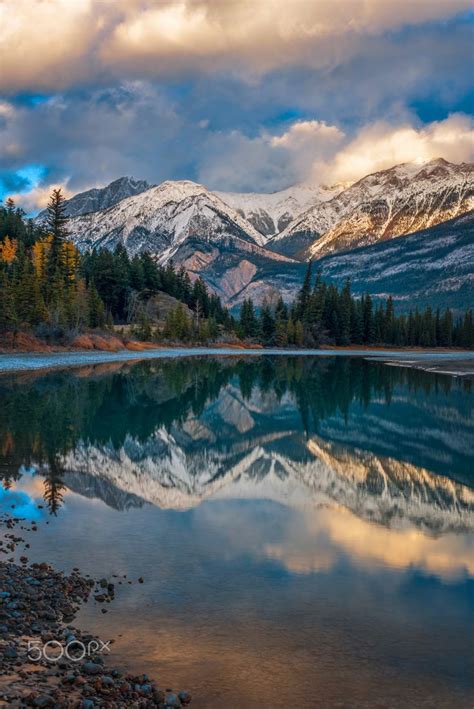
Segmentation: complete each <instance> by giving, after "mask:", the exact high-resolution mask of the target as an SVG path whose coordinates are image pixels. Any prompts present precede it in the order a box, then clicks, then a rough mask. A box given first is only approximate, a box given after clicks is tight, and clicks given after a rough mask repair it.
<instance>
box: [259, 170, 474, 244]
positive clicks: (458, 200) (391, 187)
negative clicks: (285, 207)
mask: <svg viewBox="0 0 474 709" xmlns="http://www.w3.org/2000/svg"><path fill="white" fill-rule="evenodd" d="M473 207H474V165H473V164H470V163H462V164H460V165H455V164H453V163H449V162H447V161H446V160H443V159H442V158H439V159H436V160H431V161H430V162H428V163H425V164H424V165H419V164H414V163H406V164H403V165H397V166H395V167H392V168H391V169H389V170H383V171H381V172H376V173H374V174H372V175H368V176H367V177H364V178H363V179H362V180H359V181H358V182H356V183H355V184H354V185H352V186H351V187H349V188H348V189H346V190H344V191H343V192H341V194H339V195H338V196H336V197H334V198H333V199H331V200H330V201H328V202H325V203H324V204H322V205H321V204H318V205H316V206H315V207H312V208H310V209H309V210H307V211H306V212H305V213H304V214H302V215H301V216H300V217H299V218H297V219H295V220H294V221H293V222H292V223H291V224H290V225H289V226H288V227H287V228H286V229H285V230H284V231H283V232H281V233H280V234H278V235H277V236H276V237H274V239H273V240H272V242H270V244H271V247H272V248H273V249H274V250H278V251H280V252H282V253H291V254H292V255H294V244H295V243H296V245H297V246H298V247H301V246H302V247H303V248H302V252H301V256H302V257H305V258H308V257H310V258H320V257H321V256H324V255H327V254H330V253H334V252H337V251H347V250H350V249H354V248H357V247H360V246H367V245H369V244H373V243H375V242H377V241H382V240H387V239H391V238H393V237H396V236H402V235H405V234H409V233H413V232H415V231H419V230H420V229H426V228H427V227H430V226H434V225H435V224H439V223H440V222H443V221H446V220H448V219H451V218H453V217H456V216H459V215H460V214H464V213H465V212H467V211H469V210H470V209H472V208H473ZM309 241H311V244H309V245H308V246H307V247H306V248H305V243H306V244H308V242H309ZM292 247H293V248H292Z"/></svg>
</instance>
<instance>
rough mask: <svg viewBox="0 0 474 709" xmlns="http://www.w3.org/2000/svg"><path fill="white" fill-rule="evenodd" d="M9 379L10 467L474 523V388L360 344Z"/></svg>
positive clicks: (182, 496)
mask: <svg viewBox="0 0 474 709" xmlns="http://www.w3.org/2000/svg"><path fill="white" fill-rule="evenodd" d="M86 374H87V375H86V376H84V374H83V373H81V372H80V371H76V372H74V371H72V372H67V373H52V374H47V375H41V376H36V377H31V378H29V379H28V380H27V381H26V382H25V381H24V380H22V381H17V380H16V379H15V378H11V379H8V380H1V381H0V397H1V399H2V403H3V404H4V407H3V410H0V469H3V470H4V471H5V472H4V474H3V477H4V479H5V484H10V483H11V482H12V481H14V480H15V479H16V478H17V477H18V474H19V473H18V470H19V468H20V467H21V466H22V465H35V466H36V468H37V469H38V470H40V471H42V472H45V473H46V478H45V484H47V487H48V495H49V498H48V505H49V507H50V509H51V510H53V509H54V510H57V509H58V507H59V505H60V491H61V489H62V488H61V486H62V484H63V483H64V484H65V485H67V487H69V488H70V489H71V490H75V491H77V492H79V493H81V494H82V495H85V496H87V497H92V498H100V499H102V500H104V501H105V502H106V503H107V504H108V505H110V506H111V507H114V508H117V509H127V508H130V507H136V506H140V505H142V504H144V503H145V502H148V503H152V504H155V505H159V506H160V507H171V508H178V509H181V508H187V507H190V506H195V505H198V504H199V503H200V502H201V501H202V500H204V499H210V498H213V499H215V498H218V497H234V498H235V497H263V498H269V499H274V500H277V501H279V502H282V503H285V504H286V503H288V504H292V505H295V506H297V507H302V506H310V507H312V506H316V507H318V506H320V505H326V504H330V505H335V504H340V505H343V506H344V507H346V508H348V509H350V510H352V511H354V512H355V513H356V514H358V515H360V516H361V517H363V518H365V519H369V520H374V521H377V522H379V523H382V524H385V525H397V524H401V523H402V522H403V521H411V522H414V523H415V524H417V525H419V526H424V527H426V528H428V529H432V530H445V529H462V528H466V527H473V526H474V525H473V517H472V515H473V498H472V487H473V485H472V478H471V477H470V475H471V473H470V468H469V463H470V462H472V459H473V458H474V450H473V445H474V443H473V442H474V423H473V417H472V396H471V393H470V392H469V391H466V390H465V389H463V386H464V385H463V384H459V383H456V382H455V381H454V380H451V379H449V378H448V377H444V378H443V377H437V376H436V375H432V374H428V373H425V372H415V371H410V370H407V369H396V368H392V367H386V366H384V365H383V364H380V363H375V362H367V361H365V360H360V359H348V358H347V359H344V358H309V357H307V358H304V357H302V358H298V357H287V358H285V357H278V358H270V357H261V358H258V359H254V360H251V359H248V358H247V359H245V358H238V357H236V358H232V359H219V360H218V359H213V358H203V359H201V360H199V359H193V360H188V361H186V360H180V361H169V362H166V361H161V362H148V363H142V364H137V365H135V366H130V365H125V366H124V367H123V369H119V370H118V371H117V370H116V371H113V372H104V371H103V370H98V369H94V368H89V370H88V371H87V373H86Z"/></svg>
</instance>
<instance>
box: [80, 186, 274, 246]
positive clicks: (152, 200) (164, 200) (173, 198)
mask: <svg viewBox="0 0 474 709" xmlns="http://www.w3.org/2000/svg"><path fill="white" fill-rule="evenodd" d="M68 226H69V231H70V233H71V235H72V238H73V240H74V241H75V243H76V244H77V245H78V246H79V247H80V248H90V247H97V246H107V247H113V246H115V245H117V244H119V243H121V244H123V245H124V246H126V248H127V250H128V251H129V252H130V253H132V254H134V253H139V252H141V251H145V250H147V251H149V252H150V253H154V254H160V257H161V258H162V259H163V260H166V259H167V257H168V256H169V254H170V253H171V252H172V250H173V248H175V247H176V246H177V245H178V244H179V243H181V242H183V241H184V240H185V239H186V238H188V237H189V236H199V237H200V238H202V239H204V240H209V239H211V238H212V237H217V236H219V235H230V236H236V237H239V238H240V239H243V240H245V241H249V242H251V243H255V244H259V245H262V244H263V241H264V239H263V237H262V235H261V234H259V232H257V231H256V230H255V229H254V228H253V227H252V226H251V225H250V224H249V223H248V222H246V221H245V219H243V218H242V217H241V216H240V215H239V214H238V213H237V212H236V211H235V210H234V209H232V208H231V207H229V206H228V205H227V204H225V203H224V202H222V201H221V200H220V199H219V198H218V197H216V196H215V195H213V194H212V193H211V192H209V191H208V190H207V189H206V188H205V187H204V186H203V185H199V184H197V183H196V182H191V181H189V180H182V181H176V182H171V181H170V182H163V183H161V184H160V185H158V186H157V187H151V188H150V189H148V190H146V191H145V192H141V193H140V194H138V195H134V196H132V197H128V198H126V199H123V200H121V201H120V202H118V203H117V204H116V205H114V206H113V207H110V208H108V209H105V210H101V211H98V212H94V213H92V214H86V215H82V216H79V217H75V218H72V219H71V220H70V221H69V225H68Z"/></svg>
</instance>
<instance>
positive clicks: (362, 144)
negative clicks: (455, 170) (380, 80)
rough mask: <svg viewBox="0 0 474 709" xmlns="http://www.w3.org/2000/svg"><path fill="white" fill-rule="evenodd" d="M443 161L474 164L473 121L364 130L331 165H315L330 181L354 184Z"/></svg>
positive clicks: (457, 117)
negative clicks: (403, 168)
mask: <svg viewBox="0 0 474 709" xmlns="http://www.w3.org/2000/svg"><path fill="white" fill-rule="evenodd" d="M438 157H442V158H445V159H446V160H449V161H451V162H455V163H459V162H473V161H474V120H473V119H472V118H471V117H470V116H466V115H463V114H453V115H451V116H449V117H448V118H446V119H445V120H443V121H434V122H432V123H430V124H428V125H426V126H421V127H418V128H417V127H413V126H411V125H409V124H407V123H405V124H403V125H400V126H392V125H389V124H387V123H384V122H382V121H379V122H377V123H375V124H374V125H370V126H367V127H365V128H363V129H362V130H361V131H360V133H359V134H358V135H357V136H356V137H355V138H354V140H352V141H350V142H349V143H348V144H347V145H346V146H345V147H344V148H342V150H340V151H338V152H337V153H336V155H335V156H334V158H333V160H332V162H331V163H326V164H325V165H315V167H314V174H315V175H319V174H321V171H322V172H324V174H325V176H326V179H329V180H330V181H331V180H332V181H334V182H338V181H355V180H358V179H360V178H361V177H364V176H365V175H368V174H370V173H372V172H377V171H379V170H384V169H387V168H390V167H392V166H393V165H398V164H400V163H404V162H414V161H421V162H423V161H427V160H431V159H433V158H438Z"/></svg>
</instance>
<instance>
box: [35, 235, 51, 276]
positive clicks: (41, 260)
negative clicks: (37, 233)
mask: <svg viewBox="0 0 474 709" xmlns="http://www.w3.org/2000/svg"><path fill="white" fill-rule="evenodd" d="M52 241H53V237H52V236H51V234H48V236H45V237H44V239H39V240H38V241H36V242H35V243H34V244H33V249H32V254H33V266H34V268H35V272H36V275H37V276H38V278H40V279H41V278H43V277H44V276H45V275H46V272H47V265H48V256H49V252H50V250H51V243H52Z"/></svg>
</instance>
